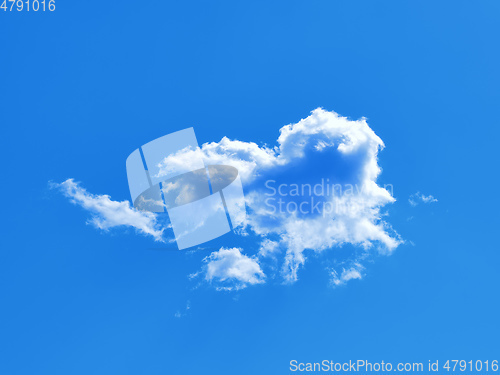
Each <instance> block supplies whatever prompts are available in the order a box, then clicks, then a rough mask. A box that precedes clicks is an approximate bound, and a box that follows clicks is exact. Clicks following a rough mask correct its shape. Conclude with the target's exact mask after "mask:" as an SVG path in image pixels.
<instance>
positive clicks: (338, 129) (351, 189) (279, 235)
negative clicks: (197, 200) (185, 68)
mask: <svg viewBox="0 0 500 375" xmlns="http://www.w3.org/2000/svg"><path fill="white" fill-rule="evenodd" d="M383 148H384V143H383V142H382V140H381V139H380V138H379V137H378V136H377V135H376V134H375V132H374V131H373V130H372V129H371V128H370V127H369V126H368V124H367V122H366V119H364V118H362V119H359V120H356V121H354V120H350V119H348V118H346V117H341V116H339V115H338V114H337V113H335V112H329V111H326V110H324V109H321V108H318V109H315V110H314V111H312V113H311V115H310V116H308V117H306V118H305V119H302V120H300V121H299V122H297V123H295V124H290V125H286V126H283V127H282V128H281V129H280V135H279V137H278V139H277V143H276V145H275V146H259V145H257V144H256V143H253V142H243V141H240V140H230V139H229V138H227V137H224V138H222V140H221V141H220V142H211V143H205V144H203V145H202V146H201V148H198V149H196V150H193V149H184V150H182V151H180V152H178V153H176V154H174V155H169V156H168V157H167V158H165V160H163V161H162V162H161V163H160V164H159V165H158V168H159V173H158V175H159V176H161V175H168V174H169V173H170V172H171V171H172V170H177V168H182V167H183V166H185V165H188V164H189V163H190V160H194V157H195V156H196V157H202V159H203V160H204V162H205V164H206V165H209V164H219V165H220V164H226V165H230V166H233V167H236V168H237V169H238V171H239V174H240V177H241V179H242V182H243V186H244V189H245V198H246V204H247V212H248V215H247V219H246V222H245V223H244V228H243V230H241V231H240V232H239V234H251V235H254V236H256V237H257V238H256V241H258V242H259V243H260V244H261V246H260V249H259V253H258V257H253V258H252V257H248V256H246V255H243V254H242V253H241V250H240V249H238V248H230V249H225V248H222V249H220V250H218V251H216V252H214V253H212V254H211V255H210V256H208V257H207V258H206V259H205V265H204V267H203V270H202V271H200V272H199V273H197V274H195V275H192V276H193V277H194V276H196V275H201V274H204V275H205V279H206V281H208V282H212V283H214V284H216V287H217V288H219V289H241V288H244V287H246V286H247V285H253V284H261V283H264V280H265V275H264V273H263V271H262V269H261V266H264V265H266V264H265V263H264V262H265V261H266V259H268V258H272V261H273V262H275V261H276V260H278V262H279V264H280V268H281V276H282V278H283V280H284V281H286V282H294V281H296V280H297V279H298V272H299V269H300V268H301V266H303V264H304V263H305V262H306V259H307V255H308V254H309V253H311V252H322V251H326V250H329V249H334V248H338V247H341V246H342V245H344V244H351V245H354V246H356V247H361V248H363V249H365V250H367V251H368V250H369V249H375V250H376V251H378V252H380V253H382V254H390V253H391V252H392V251H393V250H394V249H396V248H397V247H398V246H399V245H400V244H401V243H402V242H403V241H402V240H401V238H400V237H399V235H398V234H397V233H396V232H395V231H394V230H392V228H391V226H390V224H389V223H388V222H387V221H386V214H385V213H384V212H383V211H382V210H383V208H384V207H385V206H386V205H388V204H390V203H393V202H394V201H395V199H394V198H393V197H392V195H391V192H392V186H390V188H386V187H385V186H379V185H378V184H377V178H378V176H379V174H380V173H381V168H380V167H379V165H378V152H379V151H380V150H382V149H383ZM270 181H273V182H272V184H269V182H270ZM320 182H321V184H323V185H324V186H332V187H333V190H335V188H334V186H339V187H341V190H340V191H335V193H327V194H316V193H315V192H312V187H313V186H316V185H318V184H319V183H320ZM65 184H66V185H67V186H66V187H65V189H66V190H68V191H72V193H67V195H68V196H70V197H71V198H72V199H73V200H74V201H75V202H76V203H78V204H80V205H81V206H83V207H85V208H87V209H89V210H91V211H92V212H94V214H95V216H94V219H93V224H94V225H96V226H97V227H100V228H103V229H105V228H108V227H112V226H117V225H130V226H134V227H136V228H138V229H139V231H141V232H143V233H147V234H150V235H152V236H153V237H154V238H155V239H160V238H161V236H162V231H163V230H160V229H158V226H157V223H156V219H155V216H154V214H150V213H142V212H138V211H135V210H133V209H132V208H130V206H129V204H128V202H113V201H111V200H110V199H109V197H108V196H93V195H91V194H89V193H87V192H86V191H85V190H83V189H82V188H80V187H78V186H77V185H76V184H75V185H74V186H72V185H71V184H74V182H73V181H72V180H68V181H66V182H64V183H63V184H61V186H65ZM307 185H308V186H309V188H310V190H308V186H307ZM269 186H272V188H273V189H275V190H274V191H276V193H277V192H278V188H279V187H280V186H285V188H284V189H282V192H284V193H285V194H286V195H283V196H279V195H274V196H270V195H269V194H270V193H272V192H273V190H272V189H270V188H269ZM295 187H296V189H297V190H295V191H300V192H301V193H300V194H298V195H294V194H292V191H294V189H295ZM309 191H311V193H309ZM269 198H275V201H274V202H272V203H271V204H270V201H269ZM278 199H282V200H283V203H284V207H285V208H289V207H292V208H293V207H294V205H295V206H297V207H299V205H300V207H307V209H306V211H305V212H301V211H300V210H290V209H285V210H283V211H282V210H278ZM419 199H421V201H422V202H424V201H426V200H427V199H430V201H429V202H432V201H435V198H434V197H432V196H428V197H425V196H423V195H422V196H421V197H420V198H419ZM313 200H314V202H313ZM301 204H302V205H301ZM108 206H113V208H110V207H108ZM115 206H116V207H115ZM118 206H119V207H120V209H119V210H118V211H119V212H120V214H117V213H116V208H118ZM272 208H275V212H271V209H272ZM271 255H272V256H271ZM259 262H260V263H259ZM355 271H356V272H357V273H356V272H355ZM360 272H361V271H360V269H353V271H352V272H350V271H349V270H348V271H346V273H345V274H344V273H341V274H340V276H338V280H340V281H341V282H346V281H347V280H349V279H353V278H360V277H361V273H360Z"/></svg>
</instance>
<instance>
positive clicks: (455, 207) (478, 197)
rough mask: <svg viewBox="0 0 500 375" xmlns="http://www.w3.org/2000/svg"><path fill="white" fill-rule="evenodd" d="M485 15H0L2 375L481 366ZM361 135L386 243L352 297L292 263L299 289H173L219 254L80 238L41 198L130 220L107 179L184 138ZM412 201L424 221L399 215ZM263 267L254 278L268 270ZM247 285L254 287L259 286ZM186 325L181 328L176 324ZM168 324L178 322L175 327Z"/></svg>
mask: <svg viewBox="0 0 500 375" xmlns="http://www.w3.org/2000/svg"><path fill="white" fill-rule="evenodd" d="M499 16H500V4H499V3H498V2H495V1H482V2H474V3H471V2H465V1H444V2H435V1H433V2H431V1H419V2H410V1H383V2H377V1H353V2H347V1H314V2H305V1H302V2H298V1H283V2H281V1H277V2H272V3H270V2H259V1H257V2H255V1H254V2H251V3H250V2H246V3H237V2H189V3H182V2H146V3H137V2H127V1H126V2H120V3H102V2H94V1H87V2H84V3H81V4H76V3H74V4H68V3H66V2H60V3H59V2H58V3H57V5H56V11H55V12H52V13H49V12H46V13H40V12H39V13H34V12H30V13H27V12H12V13H11V12H3V11H0V41H1V45H2V49H1V52H0V56H1V58H0V68H1V71H2V78H1V80H0V124H1V125H2V137H1V140H2V147H1V150H2V151H1V152H2V160H3V164H2V168H3V171H4V176H5V177H4V180H3V181H4V184H3V186H2V192H3V196H4V202H3V212H4V215H3V217H2V219H1V220H2V223H1V224H2V225H1V236H0V245H1V251H0V301H1V302H0V303H1V309H0V353H1V360H0V373H1V374H89V373H91V374H110V373H112V374H138V373H144V374H165V373H174V374H195V373H207V374H212V373H214V374H234V373H239V374H255V373H260V374H278V373H287V372H289V371H288V369H289V361H290V360H292V359H296V360H298V361H302V362H314V361H320V360H323V359H331V360H336V361H346V360H347V361H348V360H349V359H367V360H372V361H380V360H385V361H392V362H402V361H421V362H427V360H429V359H432V360H436V359H440V360H445V359H467V360H470V359H482V360H486V359H490V360H493V359H498V358H494V356H495V355H497V356H498V349H499V344H498V335H499V333H500V326H499V321H498V309H499V307H500V304H499V301H498V287H499V286H500V276H499V274H498V264H499V260H500V259H499V258H500V256H499V253H498V245H497V236H496V234H497V231H498V230H497V227H498V224H499V220H498V215H497V212H496V210H497V208H498V203H499V198H498V196H499V195H498V192H497V189H496V187H497V186H498V182H499V181H498V180H499V179H498V175H497V170H498V168H497V167H496V161H497V160H498V155H497V150H498V139H499V136H500V134H499V133H500V131H499V127H498V126H497V122H498V121H497V119H496V112H495V110H496V106H497V105H498V102H499V99H500V98H499V91H498V87H499V84H500V77H499V73H498V66H500V58H499V57H500V55H499V54H500V52H499V51H498V48H496V46H497V44H498V37H499V34H500V26H499V23H498V18H499ZM318 107H322V108H324V109H325V110H327V111H335V112H336V113H338V114H340V115H342V116H346V117H348V118H349V119H351V120H353V121H355V120H358V119H360V118H361V117H366V118H367V121H368V124H369V126H370V128H371V129H372V130H373V131H374V132H375V133H376V135H377V136H379V137H380V138H381V139H382V140H383V142H384V144H385V148H384V149H383V150H381V151H380V152H379V154H378V164H379V166H380V167H381V168H382V173H381V174H380V176H379V177H378V179H377V183H378V184H379V185H383V184H392V185H393V186H394V197H395V198H396V200H397V201H396V202H395V203H393V204H388V205H385V206H384V207H383V213H384V214H387V216H384V220H386V221H387V222H388V223H390V224H391V225H392V227H393V228H394V230H395V231H396V232H397V233H398V234H399V235H400V236H401V238H402V240H404V241H405V243H404V244H401V245H399V246H398V247H397V249H396V250H395V251H394V252H393V253H392V254H391V255H390V256H386V255H381V254H379V253H378V252H376V251H373V252H371V255H370V258H369V259H368V260H367V262H366V263H365V264H364V265H363V266H364V271H363V272H364V276H363V278H362V279H361V280H351V281H349V282H348V283H346V284H345V285H342V286H338V287H332V285H331V275H330V273H329V272H328V267H330V266H331V265H332V263H334V262H335V260H337V259H344V258H348V257H350V256H352V254H356V253H358V252H359V251H360V250H359V247H358V246H355V245H352V244H346V245H345V246H343V247H342V248H333V249H330V250H326V251H322V252H318V253H313V252H310V253H308V256H307V258H308V259H307V262H306V263H305V264H304V265H303V267H302V268H301V269H300V271H299V274H298V275H299V276H298V280H297V281H296V282H294V283H291V284H286V285H284V284H283V280H282V278H280V277H281V276H280V274H279V272H276V273H272V272H270V273H268V276H267V279H266V282H265V283H264V284H257V285H248V286H247V287H246V288H244V289H241V290H238V291H231V292H222V291H217V290H216V289H215V288H214V287H213V285H211V284H210V283H206V282H203V281H199V280H190V279H189V278H188V275H190V274H193V273H196V272H199V271H200V269H201V267H202V266H203V264H204V263H203V259H204V258H205V257H206V256H208V255H209V254H210V253H211V252H213V251H217V250H219V249H220V247H221V246H226V247H228V246H238V247H241V248H243V249H244V251H245V253H246V254H248V255H249V256H252V255H254V254H255V253H256V252H257V250H258V247H259V244H258V239H256V238H255V236H247V237H240V236H237V235H235V234H227V235H226V236H224V237H221V238H219V239H217V240H214V241H213V242H210V243H208V244H205V246H204V247H205V249H204V250H200V251H196V252H180V251H177V250H176V247H175V244H170V245H168V244H167V245H165V244H160V243H157V242H155V241H154V240H153V239H152V238H149V237H147V236H143V235H140V234H137V233H136V232H135V230H133V229H131V228H128V229H127V228H114V229H111V230H110V231H109V232H102V231H99V230H96V229H95V228H94V227H92V226H91V225H86V224H85V223H86V221H87V220H88V218H89V214H88V212H86V211H85V210H83V209H82V208H81V207H78V206H75V205H73V204H71V203H70V202H69V201H68V199H66V198H65V197H64V196H63V195H62V194H60V192H59V191H58V190H57V189H50V187H49V181H53V182H56V183H61V182H63V181H65V180H67V179H68V178H74V179H75V180H76V181H79V182H81V186H83V187H84V188H85V189H87V190H88V192H90V193H92V194H108V195H110V196H111V198H112V199H113V200H116V201H124V200H127V199H130V193H129V190H128V184H127V176H126V170H125V160H126V158H127V156H128V155H129V154H130V153H131V152H132V151H133V150H135V149H136V148H137V147H139V146H141V145H143V144H145V143H147V142H149V141H151V140H153V139H155V138H158V137H160V136H163V135H165V134H168V133H171V132H174V131H177V130H180V129H184V128H187V127H191V126H193V127H194V128H195V131H196V136H197V139H198V142H199V144H200V145H201V144H204V143H206V142H219V141H220V140H221V139H222V138H223V137H224V136H226V137H228V138H229V139H231V140H240V141H243V142H255V143H256V144H258V145H259V146H261V147H263V145H266V144H267V145H270V146H271V147H272V146H275V145H276V144H277V143H276V140H277V138H278V136H279V129H280V128H281V127H282V126H284V125H287V124H294V123H297V122H298V121H299V120H300V119H303V118H306V117H307V116H309V115H310V113H311V111H313V110H314V109H316V108H318ZM417 192H421V194H425V195H426V196H428V195H432V196H434V197H436V198H437V199H438V202H434V203H428V204H425V203H424V202H420V204H418V205H417V206H415V207H413V206H412V205H411V204H410V203H409V201H408V200H409V198H410V196H411V195H413V194H416V193H417ZM271 265H272V264H271ZM266 272H267V271H266ZM188 307H189V308H188ZM179 315H180V317H179Z"/></svg>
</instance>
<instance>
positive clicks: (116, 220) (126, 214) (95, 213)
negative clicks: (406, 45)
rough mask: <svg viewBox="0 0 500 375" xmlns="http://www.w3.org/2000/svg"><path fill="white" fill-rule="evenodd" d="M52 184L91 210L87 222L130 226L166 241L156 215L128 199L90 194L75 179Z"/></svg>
mask: <svg viewBox="0 0 500 375" xmlns="http://www.w3.org/2000/svg"><path fill="white" fill-rule="evenodd" d="M50 186H51V187H52V188H57V189H59V190H60V191H62V192H63V194H64V195H65V196H66V197H68V198H69V199H70V200H71V202H72V203H74V204H76V205H79V206H81V207H83V208H84V209H86V210H87V211H89V212H90V213H91V214H92V217H91V219H90V220H89V221H88V222H87V223H88V224H91V225H93V226H95V227H96V228H99V229H102V230H109V229H110V228H114V227H119V226H129V227H133V228H135V229H136V230H137V231H138V232H140V233H142V234H145V235H150V236H152V237H153V238H154V239H155V240H156V241H161V242H164V239H163V237H162V236H163V231H164V229H163V228H161V227H160V225H159V224H158V222H157V220H156V215H155V214H153V213H151V212H143V211H138V210H136V209H134V208H132V207H130V203H129V202H128V201H123V202H117V201H113V200H111V198H110V196H109V195H94V194H90V193H89V192H87V190H85V189H84V188H83V187H81V186H80V185H79V184H78V183H76V182H75V181H74V180H73V179H68V180H66V181H64V182H62V183H60V184H58V183H51V184H50Z"/></svg>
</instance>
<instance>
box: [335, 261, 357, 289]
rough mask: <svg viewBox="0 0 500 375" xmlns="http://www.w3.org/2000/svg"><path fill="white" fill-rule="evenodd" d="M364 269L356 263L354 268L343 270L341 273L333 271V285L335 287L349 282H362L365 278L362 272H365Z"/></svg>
mask: <svg viewBox="0 0 500 375" xmlns="http://www.w3.org/2000/svg"><path fill="white" fill-rule="evenodd" d="M363 270H364V267H363V266H362V265H361V264H360V263H354V264H353V266H352V267H349V268H343V269H342V271H341V272H340V273H339V272H337V271H335V270H331V271H330V274H331V280H330V281H331V284H332V285H333V286H340V285H345V284H346V283H347V282H348V281H349V280H360V279H362V278H363V275H362V274H361V272H363Z"/></svg>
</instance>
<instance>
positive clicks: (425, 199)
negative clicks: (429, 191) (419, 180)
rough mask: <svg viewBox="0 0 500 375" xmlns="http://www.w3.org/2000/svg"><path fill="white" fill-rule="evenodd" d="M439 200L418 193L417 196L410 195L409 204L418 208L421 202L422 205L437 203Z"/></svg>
mask: <svg viewBox="0 0 500 375" xmlns="http://www.w3.org/2000/svg"><path fill="white" fill-rule="evenodd" d="M437 201H438V200H437V199H436V198H434V197H433V196H432V195H424V194H422V193H421V192H419V191H417V192H416V193H415V194H412V195H410V198H409V199H408V203H410V205H411V206H412V207H415V206H417V205H418V204H419V203H420V202H422V203H435V202H437Z"/></svg>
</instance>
